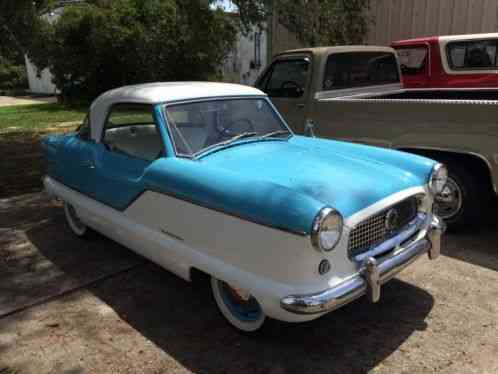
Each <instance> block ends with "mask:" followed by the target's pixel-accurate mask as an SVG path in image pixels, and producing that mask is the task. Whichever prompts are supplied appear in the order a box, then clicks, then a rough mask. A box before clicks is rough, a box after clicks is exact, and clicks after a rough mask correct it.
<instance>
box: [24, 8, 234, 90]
mask: <svg viewBox="0 0 498 374" xmlns="http://www.w3.org/2000/svg"><path fill="white" fill-rule="evenodd" d="M236 31H237V30H236V27H235V25H233V24H232V22H231V20H230V19H229V17H227V16H226V15H225V14H224V13H223V12H221V11H219V10H217V11H214V10H212V9H210V8H209V6H208V3H207V2H202V1H199V0H176V1H175V0H114V1H111V2H109V3H108V4H107V5H106V6H97V5H93V4H86V5H83V6H82V5H74V6H67V7H66V8H65V10H64V12H63V14H62V16H61V17H60V18H59V20H58V21H57V22H56V23H55V24H54V25H45V30H44V31H43V32H42V33H41V36H40V38H39V40H38V41H35V42H33V43H32V44H33V46H32V49H31V51H30V57H31V58H32V59H33V61H34V62H35V64H36V65H37V66H38V67H39V68H43V67H49V68H50V70H51V71H52V74H53V75H54V83H55V84H56V85H57V87H58V88H59V89H60V90H61V93H62V96H63V98H65V99H72V98H73V97H75V96H78V98H79V99H82V98H89V99H91V98H93V97H95V96H97V95H98V94H100V93H101V92H103V91H106V90H108V89H111V88H114V87H118V86H122V85H127V84H135V83H143V82H153V81H169V80H205V79H207V78H208V77H210V76H213V75H215V74H216V73H217V71H218V67H219V66H220V64H221V62H222V61H223V59H224V57H225V55H226V54H227V53H228V51H229V50H230V48H231V46H232V45H233V42H234V40H235V36H236Z"/></svg>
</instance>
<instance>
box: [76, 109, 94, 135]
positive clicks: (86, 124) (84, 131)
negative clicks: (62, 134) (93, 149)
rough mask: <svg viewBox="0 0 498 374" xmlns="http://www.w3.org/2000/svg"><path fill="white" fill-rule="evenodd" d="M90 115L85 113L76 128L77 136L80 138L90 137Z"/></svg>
mask: <svg viewBox="0 0 498 374" xmlns="http://www.w3.org/2000/svg"><path fill="white" fill-rule="evenodd" d="M89 118H90V116H89V115H88V114H87V115H86V117H85V119H84V120H83V123H82V124H81V125H80V127H79V128H78V137H79V138H80V139H81V140H86V141H88V140H90V139H91V133H90V120H89Z"/></svg>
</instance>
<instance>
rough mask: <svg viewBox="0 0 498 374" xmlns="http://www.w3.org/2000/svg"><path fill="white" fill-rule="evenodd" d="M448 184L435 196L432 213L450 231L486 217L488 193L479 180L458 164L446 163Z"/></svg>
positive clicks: (474, 223) (473, 223) (471, 224)
mask: <svg viewBox="0 0 498 374" xmlns="http://www.w3.org/2000/svg"><path fill="white" fill-rule="evenodd" d="M447 165H448V182H447V183H446V186H445V187H444V189H443V192H442V193H441V194H439V195H438V196H436V199H435V204H434V213H435V214H436V215H437V216H439V217H441V218H442V219H444V221H445V222H446V223H447V224H448V228H449V229H450V230H455V229H463V228H466V227H469V226H473V225H476V224H477V223H479V222H480V221H482V219H483V218H484V217H485V216H486V214H485V212H486V208H487V206H488V204H487V202H488V200H489V199H488V197H489V192H488V191H487V189H486V188H485V185H484V183H482V182H481V181H480V180H479V178H477V177H476V176H474V175H473V174H472V173H470V172H469V171H467V170H466V169H465V168H464V167H462V166H460V165H458V164H452V163H448V164H447Z"/></svg>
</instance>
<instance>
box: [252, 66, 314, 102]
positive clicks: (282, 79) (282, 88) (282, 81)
mask: <svg viewBox="0 0 498 374" xmlns="http://www.w3.org/2000/svg"><path fill="white" fill-rule="evenodd" d="M309 68H310V61H309V59H306V58H300V59H295V60H280V61H277V62H275V63H274V64H273V67H272V69H271V71H270V72H268V73H267V76H265V77H264V78H263V80H262V83H264V87H262V88H263V89H264V91H265V92H266V93H267V94H268V95H269V96H270V97H288V98H298V97H301V96H303V94H304V91H305V89H306V84H307V82H308V75H309Z"/></svg>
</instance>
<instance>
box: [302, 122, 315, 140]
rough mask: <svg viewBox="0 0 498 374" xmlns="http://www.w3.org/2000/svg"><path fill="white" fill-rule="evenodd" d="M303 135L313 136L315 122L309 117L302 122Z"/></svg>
mask: <svg viewBox="0 0 498 374" xmlns="http://www.w3.org/2000/svg"><path fill="white" fill-rule="evenodd" d="M304 135H305V136H309V137H310V138H314V137H315V123H314V122H313V120H311V119H307V120H306V122H305V123H304Z"/></svg>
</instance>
